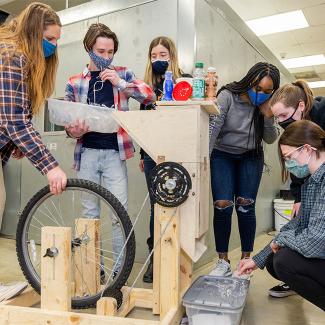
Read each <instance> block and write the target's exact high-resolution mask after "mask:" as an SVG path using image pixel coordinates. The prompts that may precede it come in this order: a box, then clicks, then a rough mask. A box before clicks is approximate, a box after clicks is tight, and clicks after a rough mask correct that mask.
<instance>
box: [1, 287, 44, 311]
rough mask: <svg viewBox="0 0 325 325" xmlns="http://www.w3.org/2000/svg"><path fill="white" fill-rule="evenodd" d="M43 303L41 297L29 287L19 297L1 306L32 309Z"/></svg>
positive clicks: (2, 303)
mask: <svg viewBox="0 0 325 325" xmlns="http://www.w3.org/2000/svg"><path fill="white" fill-rule="evenodd" d="M40 301H41V297H40V295H39V294H38V293H37V292H36V291H35V290H34V289H33V288H31V287H28V288H27V289H26V290H25V291H24V292H22V293H21V294H20V295H19V296H16V297H14V298H12V299H9V300H6V301H3V302H1V303H0V305H8V306H21V307H31V306H34V305H36V304H38V303H39V302H40Z"/></svg>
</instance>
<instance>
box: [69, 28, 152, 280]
mask: <svg viewBox="0 0 325 325" xmlns="http://www.w3.org/2000/svg"><path fill="white" fill-rule="evenodd" d="M83 44H84V48H85V50H86V52H87V53H88V55H89V58H90V62H89V65H88V66H87V67H86V68H85V70H84V71H83V72H82V73H80V74H78V75H75V76H72V77H70V78H69V81H68V83H67V86H66V95H65V99H66V100H68V101H73V102H82V103H88V104H98V105H105V106H107V107H112V106H113V107H115V108H116V109H118V110H122V111H127V110H129V106H128V102H129V98H131V97H132V98H134V99H135V100H137V101H138V102H140V103H143V104H144V105H149V104H151V103H152V102H154V100H155V94H154V92H153V91H152V90H151V88H150V87H149V86H148V85H147V84H146V83H144V82H143V81H141V80H139V79H137V78H136V77H135V75H134V73H133V72H132V71H131V70H129V69H128V68H126V67H121V66H114V65H112V61H113V59H114V55H115V53H116V52H117V50H118V45H119V42H118V39H117V36H116V34H115V33H114V32H112V31H111V30H110V29H109V28H108V27H107V26H106V25H104V24H101V23H96V24H92V25H91V26H90V27H89V29H88V31H87V33H86V35H85V37H84V40H83ZM65 129H66V132H67V134H68V135H69V136H71V137H73V138H75V139H78V140H77V144H76V148H75V153H74V158H75V161H74V168H75V170H76V171H77V175H78V178H81V179H86V180H90V181H93V182H95V183H97V184H100V185H102V186H104V187H105V188H107V189H108V190H109V191H110V192H111V193H112V194H113V195H115V197H116V198H117V199H118V200H119V201H120V202H121V204H122V205H123V206H124V207H125V209H126V210H127V207H128V195H127V194H128V183H127V169H126V160H127V159H129V158H132V157H133V155H134V147H133V144H132V141H131V138H130V137H129V135H128V134H127V133H126V131H125V130H124V129H122V128H119V130H118V131H117V133H99V132H92V131H91V130H89V128H88V126H87V124H86V121H76V122H75V123H73V124H71V125H66V127H65ZM82 205H83V210H84V211H83V215H84V216H86V217H89V218H99V216H100V206H99V202H98V200H97V199H96V198H95V197H94V196H86V195H84V196H83V198H82ZM120 233H121V228H120V225H119V224H116V223H114V222H113V234H114V236H113V243H112V244H113V251H114V252H115V253H114V254H113V255H114V259H115V258H116V257H117V256H118V254H119V253H120V251H121V249H122V247H123V242H122V238H123V236H122V235H119V234H120ZM120 260H121V259H120ZM118 269H119V265H117V266H116V268H115V270H114V272H118ZM101 277H102V281H104V280H103V278H105V271H104V269H102V272H101Z"/></svg>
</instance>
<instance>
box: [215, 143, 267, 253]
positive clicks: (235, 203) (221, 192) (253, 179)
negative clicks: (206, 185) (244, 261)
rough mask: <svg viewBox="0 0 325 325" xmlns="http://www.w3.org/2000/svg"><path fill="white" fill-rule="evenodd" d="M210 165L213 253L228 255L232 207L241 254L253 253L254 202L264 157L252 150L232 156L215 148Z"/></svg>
mask: <svg viewBox="0 0 325 325" xmlns="http://www.w3.org/2000/svg"><path fill="white" fill-rule="evenodd" d="M210 164H211V187H212V196H213V202H214V220H213V226H214V238H215V244H216V250H217V252H218V253H227V252H228V245H229V238H230V233H231V216H232V212H233V209H234V207H235V209H236V212H237V217H238V228H239V234H240V241H241V248H242V252H244V253H249V252H252V251H253V246H254V239H255V231H256V215H255V200H256V196H257V192H258V188H259V185H260V182H261V177H262V172H263V165H264V157H263V154H261V155H260V156H257V154H256V151H255V150H254V151H248V152H245V153H243V154H231V153H227V152H223V151H220V150H216V149H214V150H213V151H212V155H211V161H210Z"/></svg>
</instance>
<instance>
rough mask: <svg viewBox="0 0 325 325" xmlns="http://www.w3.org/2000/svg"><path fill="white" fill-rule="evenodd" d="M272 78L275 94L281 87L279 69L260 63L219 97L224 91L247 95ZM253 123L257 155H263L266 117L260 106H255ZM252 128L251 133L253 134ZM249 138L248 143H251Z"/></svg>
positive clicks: (226, 87) (232, 83)
mask: <svg viewBox="0 0 325 325" xmlns="http://www.w3.org/2000/svg"><path fill="white" fill-rule="evenodd" d="M266 76H268V77H270V78H271V79H272V81H273V92H274V91H275V90H277V89H278V88H279V86H280V72H279V69H278V68H277V67H276V66H274V65H273V64H271V63H267V62H258V63H256V64H255V65H254V66H253V67H251V68H250V69H249V71H248V72H247V74H246V76H245V77H244V78H243V79H241V80H240V81H234V82H231V83H229V84H226V85H225V86H222V87H221V88H220V89H219V91H218V93H217V95H219V94H220V92H222V91H223V90H224V89H227V90H229V91H230V92H232V93H233V94H236V95H242V94H244V93H246V92H247V91H248V90H249V89H251V88H253V87H254V86H256V85H258V84H259V82H260V81H261V80H262V79H263V78H264V77H266ZM252 123H254V129H255V137H254V141H255V148H256V152H257V154H261V153H262V151H261V142H262V138H263V130H264V116H263V114H262V113H261V111H260V109H259V108H258V106H256V105H255V109H254V115H253V119H252ZM251 127H252V124H251V126H250V130H249V133H250V132H251ZM249 138H250V137H248V141H249Z"/></svg>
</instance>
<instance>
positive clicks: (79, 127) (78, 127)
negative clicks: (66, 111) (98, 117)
mask: <svg viewBox="0 0 325 325" xmlns="http://www.w3.org/2000/svg"><path fill="white" fill-rule="evenodd" d="M64 128H65V130H66V131H67V132H68V133H69V134H70V135H71V136H73V137H74V138H80V137H82V136H83V135H84V134H85V133H87V132H88V131H89V126H88V125H86V121H79V119H77V120H76V121H75V122H74V123H71V124H67V125H65V126H64Z"/></svg>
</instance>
